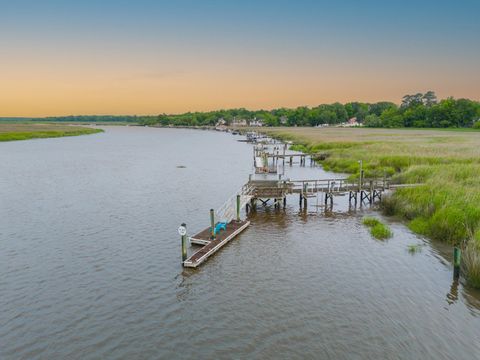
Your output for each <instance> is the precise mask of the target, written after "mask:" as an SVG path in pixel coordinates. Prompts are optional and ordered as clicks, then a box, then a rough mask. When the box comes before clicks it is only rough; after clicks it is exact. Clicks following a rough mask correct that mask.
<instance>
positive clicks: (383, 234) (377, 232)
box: [370, 223, 393, 240]
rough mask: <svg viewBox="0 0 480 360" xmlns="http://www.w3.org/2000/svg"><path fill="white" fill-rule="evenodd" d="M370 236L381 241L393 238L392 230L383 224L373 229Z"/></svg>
mask: <svg viewBox="0 0 480 360" xmlns="http://www.w3.org/2000/svg"><path fill="white" fill-rule="evenodd" d="M370 234H372V236H373V237H374V238H375V239H379V240H385V239H389V238H391V237H392V236H393V233H392V231H391V230H390V228H389V227H388V226H387V225H384V224H382V223H379V224H377V225H375V226H374V227H372V228H371V229H370Z"/></svg>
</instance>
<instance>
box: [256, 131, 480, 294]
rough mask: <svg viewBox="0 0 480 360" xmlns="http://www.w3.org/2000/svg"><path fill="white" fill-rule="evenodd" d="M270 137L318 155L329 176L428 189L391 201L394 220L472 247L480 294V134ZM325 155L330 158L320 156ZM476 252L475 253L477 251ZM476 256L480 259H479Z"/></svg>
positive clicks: (471, 271) (471, 269)
mask: <svg viewBox="0 0 480 360" xmlns="http://www.w3.org/2000/svg"><path fill="white" fill-rule="evenodd" d="M262 131H265V132H267V133H269V134H270V135H273V136H275V137H278V138H281V139H287V140H291V141H294V143H295V144H297V146H298V148H297V149H298V150H301V151H304V152H307V153H310V154H316V155H318V156H317V161H318V162H320V163H322V165H323V166H324V168H325V169H326V170H330V171H335V172H344V173H349V174H351V177H352V178H356V177H358V174H359V164H358V161H359V160H362V161H363V168H364V170H365V176H366V177H381V176H383V174H386V175H388V176H390V177H391V178H392V180H393V181H394V182H396V183H413V184H423V185H421V186H417V187H414V188H403V189H398V190H396V191H395V192H394V193H393V194H392V195H391V196H390V197H388V198H384V199H383V201H382V207H383V209H384V211H385V213H386V214H388V215H400V216H401V217H403V218H404V219H405V220H406V221H407V222H408V226H409V228H410V229H412V230H413V231H414V232H416V233H418V234H422V235H425V236H428V237H430V238H432V239H436V240H440V241H445V242H448V243H450V244H452V245H458V244H463V243H467V245H466V247H465V249H466V253H468V254H469V255H467V257H466V258H465V259H464V260H465V261H466V262H467V261H468V262H469V264H468V266H466V267H467V268H468V270H467V277H468V278H469V279H470V278H472V279H478V280H477V281H474V280H471V281H470V280H469V282H470V283H471V284H475V286H477V287H480V275H479V274H480V259H479V258H478V257H479V256H480V246H471V245H470V243H471V242H472V239H473V238H475V237H480V146H479V144H480V132H479V131H474V130H468V131H460V130H457V129H454V130H423V129H422V130H419V129H366V128H363V129H362V128H361V129H349V128H318V129H317V128H315V129H312V128H272V129H264V130H262ZM320 154H322V156H320ZM469 245H470V246H469ZM474 254H477V255H475V256H474Z"/></svg>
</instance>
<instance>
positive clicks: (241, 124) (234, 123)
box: [232, 116, 248, 126]
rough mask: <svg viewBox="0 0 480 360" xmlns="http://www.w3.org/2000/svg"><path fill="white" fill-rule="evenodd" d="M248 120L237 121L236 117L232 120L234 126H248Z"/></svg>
mask: <svg viewBox="0 0 480 360" xmlns="http://www.w3.org/2000/svg"><path fill="white" fill-rule="evenodd" d="M247 125H248V123H247V120H245V119H237V118H236V117H235V116H234V117H233V120H232V126H247Z"/></svg>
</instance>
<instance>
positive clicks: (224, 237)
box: [183, 220, 250, 268]
mask: <svg viewBox="0 0 480 360" xmlns="http://www.w3.org/2000/svg"><path fill="white" fill-rule="evenodd" d="M249 225H250V221H248V220H243V221H236V220H232V221H230V222H229V223H228V225H227V229H226V230H222V231H220V232H219V233H218V234H217V235H216V237H215V239H211V236H212V232H211V228H210V227H208V228H206V229H205V230H203V231H201V232H199V233H198V234H196V235H193V236H191V237H190V242H191V243H192V244H197V245H203V247H202V248H201V249H200V250H198V251H197V252H196V253H194V254H193V255H192V256H190V257H189V258H188V259H186V260H185V261H184V262H183V266H184V267H191V268H196V267H197V266H199V265H200V264H202V263H203V262H205V261H206V260H207V259H208V258H209V257H210V256H212V255H213V254H215V253H216V252H217V251H218V250H220V249H221V248H222V247H223V246H224V245H226V244H227V243H228V242H230V240H232V239H233V238H235V236H237V235H238V234H240V233H241V232H242V231H243V230H245V229H246V228H247V227H248V226H249Z"/></svg>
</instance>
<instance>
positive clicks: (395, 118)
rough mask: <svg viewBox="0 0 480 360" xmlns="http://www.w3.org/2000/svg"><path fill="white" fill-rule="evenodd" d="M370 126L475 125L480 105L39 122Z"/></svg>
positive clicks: (410, 99)
mask: <svg viewBox="0 0 480 360" xmlns="http://www.w3.org/2000/svg"><path fill="white" fill-rule="evenodd" d="M353 118H355V119H356V122H358V123H359V124H363V125H364V126H368V127H478V128H480V121H478V120H479V119H480V103H479V102H477V101H472V100H468V99H454V98H447V99H444V100H441V101H438V100H437V97H436V95H435V93H434V92H433V91H428V92H426V93H425V94H422V93H418V94H414V95H405V96H404V97H403V99H402V103H401V105H400V106H397V105H396V104H394V103H392V102H386V101H382V102H377V103H373V104H371V103H363V102H349V103H346V104H340V103H334V104H322V105H319V106H316V107H311V108H309V107H306V106H300V107H297V108H296V109H286V108H280V109H275V110H270V111H267V110H256V111H251V110H247V109H243V108H241V109H230V110H218V111H210V112H188V113H185V114H179V115H167V114H161V115H155V116H113V115H103V116H65V117H48V118H44V119H42V120H47V121H55V122H119V121H121V122H131V123H139V124H141V125H163V126H170V125H173V126H215V125H216V124H217V123H218V121H219V120H223V121H224V122H225V124H226V125H231V124H233V123H235V122H236V123H239V122H242V121H247V122H248V121H252V120H253V119H255V120H257V121H261V122H262V123H263V125H264V126H320V125H339V124H343V123H346V122H347V121H348V120H349V119H353Z"/></svg>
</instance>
